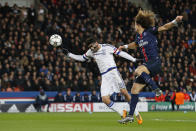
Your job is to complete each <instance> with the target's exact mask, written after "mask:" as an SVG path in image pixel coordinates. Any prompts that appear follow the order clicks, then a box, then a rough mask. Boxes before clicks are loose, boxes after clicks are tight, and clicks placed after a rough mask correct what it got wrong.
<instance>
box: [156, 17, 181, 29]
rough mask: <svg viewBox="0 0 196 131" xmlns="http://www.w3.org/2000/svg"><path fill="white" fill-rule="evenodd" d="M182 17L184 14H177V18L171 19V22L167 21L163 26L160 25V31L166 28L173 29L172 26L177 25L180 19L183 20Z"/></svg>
mask: <svg viewBox="0 0 196 131" xmlns="http://www.w3.org/2000/svg"><path fill="white" fill-rule="evenodd" d="M182 18H183V16H177V17H176V19H174V20H173V21H171V22H169V23H167V24H165V25H163V26H160V27H159V28H158V31H159V32H161V31H166V30H169V29H171V28H173V27H175V26H178V23H179V22H180V21H182Z"/></svg>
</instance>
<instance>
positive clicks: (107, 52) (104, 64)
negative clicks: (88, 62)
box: [83, 44, 119, 73]
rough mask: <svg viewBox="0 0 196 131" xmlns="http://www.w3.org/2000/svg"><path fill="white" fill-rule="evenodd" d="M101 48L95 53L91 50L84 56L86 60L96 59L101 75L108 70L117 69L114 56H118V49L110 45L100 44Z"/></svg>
mask: <svg viewBox="0 0 196 131" xmlns="http://www.w3.org/2000/svg"><path fill="white" fill-rule="evenodd" d="M100 45H101V48H100V49H99V50H98V51H97V52H95V53H93V52H92V51H91V50H90V49H89V50H88V51H87V52H86V53H85V54H84V55H83V56H84V58H86V59H88V57H92V58H94V59H95V61H96V63H97V65H98V68H99V71H100V73H104V72H107V70H108V69H110V68H113V67H116V63H115V61H114V56H113V54H118V53H119V51H118V50H117V48H116V47H114V46H112V45H109V44H100Z"/></svg>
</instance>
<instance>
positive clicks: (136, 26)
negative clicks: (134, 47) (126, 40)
mask: <svg viewBox="0 0 196 131" xmlns="http://www.w3.org/2000/svg"><path fill="white" fill-rule="evenodd" d="M135 31H136V32H138V24H137V23H136V22H135Z"/></svg>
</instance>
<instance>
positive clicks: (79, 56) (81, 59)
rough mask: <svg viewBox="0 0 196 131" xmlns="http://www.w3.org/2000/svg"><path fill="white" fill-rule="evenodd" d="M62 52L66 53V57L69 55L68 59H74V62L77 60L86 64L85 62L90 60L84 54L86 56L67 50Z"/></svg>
mask: <svg viewBox="0 0 196 131" xmlns="http://www.w3.org/2000/svg"><path fill="white" fill-rule="evenodd" d="M62 50H63V53H64V54H65V55H67V56H68V57H70V58H72V59H74V60H76V61H81V62H84V61H86V60H87V59H88V58H87V57H86V56H85V54H84V55H75V54H73V53H71V52H69V51H68V50H67V49H65V48H63V49H62Z"/></svg>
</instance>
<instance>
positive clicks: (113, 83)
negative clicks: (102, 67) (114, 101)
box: [101, 69, 126, 96]
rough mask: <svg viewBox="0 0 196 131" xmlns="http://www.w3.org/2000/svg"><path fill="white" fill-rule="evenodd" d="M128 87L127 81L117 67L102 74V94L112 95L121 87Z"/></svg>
mask: <svg viewBox="0 0 196 131" xmlns="http://www.w3.org/2000/svg"><path fill="white" fill-rule="evenodd" d="M122 88H123V89H126V86H125V83H124V81H123V79H122V77H121V75H120V73H119V72H118V70H117V69H113V70H111V71H109V72H107V73H106V74H104V75H102V82H101V96H110V95H112V94H113V93H114V92H116V93H119V92H120V89H122Z"/></svg>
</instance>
